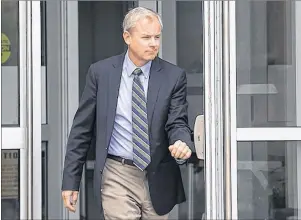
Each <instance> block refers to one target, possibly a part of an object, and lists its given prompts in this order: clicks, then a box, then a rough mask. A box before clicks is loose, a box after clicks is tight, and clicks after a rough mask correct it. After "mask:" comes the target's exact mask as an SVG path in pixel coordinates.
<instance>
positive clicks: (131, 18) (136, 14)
mask: <svg viewBox="0 0 301 220" xmlns="http://www.w3.org/2000/svg"><path fill="white" fill-rule="evenodd" d="M145 17H156V18H158V20H159V23H160V25H161V30H162V29H163V23H162V19H161V17H160V15H159V14H158V13H157V12H155V11H153V10H151V9H148V8H144V7H137V8H133V9H131V10H130V11H129V12H128V13H127V14H126V15H125V17H124V20H123V23H122V28H123V31H124V32H125V31H129V30H130V29H131V28H133V27H134V26H135V25H136V22H137V21H138V20H140V19H141V18H145Z"/></svg>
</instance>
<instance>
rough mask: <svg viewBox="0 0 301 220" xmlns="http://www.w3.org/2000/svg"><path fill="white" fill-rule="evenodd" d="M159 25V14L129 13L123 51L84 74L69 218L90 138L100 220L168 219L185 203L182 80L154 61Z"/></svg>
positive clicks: (68, 178)
mask: <svg viewBox="0 0 301 220" xmlns="http://www.w3.org/2000/svg"><path fill="white" fill-rule="evenodd" d="M162 26H163V25H162V21H161V18H160V16H159V15H158V14H157V13H155V12H153V11H151V10H149V9H146V8H142V7H138V8H134V9H132V10H131V11H129V12H128V13H127V15H126V16H125V18H124V21H123V31H124V32H123V38H124V41H125V43H126V44H127V46H128V49H127V51H126V52H125V53H123V54H121V55H117V56H114V57H110V58H108V59H105V60H102V61H99V62H97V63H94V64H92V65H91V66H90V68H89V71H88V74H87V80H86V86H85V89H84V92H83V95H82V98H81V100H80V103H79V107H78V110H77V112H76V114H75V117H74V121H73V125H72V128H71V131H70V135H69V139H68V143H67V151H66V157H65V166H64V173H63V183H62V197H63V200H64V205H65V207H66V208H68V209H69V210H70V211H75V208H74V207H75V203H76V201H77V197H78V191H79V187H80V181H81V176H82V170H83V164H84V163H85V161H86V154H87V152H88V149H89V146H90V143H91V140H92V138H93V137H94V136H95V137H96V146H95V147H96V161H95V168H94V190H95V195H96V199H97V203H98V205H99V207H102V208H103V213H104V217H105V219H131V220H132V219H167V217H168V213H169V212H170V211H171V209H172V208H173V207H174V206H175V205H176V204H179V203H181V202H184V201H185V194H184V189H183V184H182V178H181V173H180V169H179V164H182V163H185V161H186V160H187V159H188V158H189V157H190V156H191V148H192V142H191V130H190V128H189V126H188V116H187V108H188V104H187V100H186V74H185V72H184V71H183V70H182V69H180V68H179V67H177V66H175V65H173V64H170V63H168V62H166V61H164V60H162V59H160V58H158V57H157V55H158V51H159V47H160V37H161V30H162Z"/></svg>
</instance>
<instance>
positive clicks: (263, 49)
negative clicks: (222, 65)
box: [224, 1, 301, 219]
mask: <svg viewBox="0 0 301 220" xmlns="http://www.w3.org/2000/svg"><path fill="white" fill-rule="evenodd" d="M226 12H227V13H228V14H229V16H228V17H227V20H225V23H227V24H228V26H227V28H226V29H225V32H224V36H225V38H228V39H231V40H229V41H227V42H225V45H224V46H225V47H226V48H229V53H228V55H229V65H228V70H229V75H228V77H229V78H230V87H229V90H228V92H229V93H228V94H229V96H230V116H231V121H230V127H231V132H230V133H229V134H230V135H231V136H230V137H231V149H230V151H229V152H230V156H229V157H228V158H227V161H226V163H229V167H231V172H228V173H227V175H226V178H229V179H230V180H231V181H230V182H228V184H226V188H225V189H226V190H228V191H229V192H231V193H230V196H229V197H228V200H226V204H228V206H226V207H227V210H226V212H227V213H228V214H229V215H228V217H230V218H232V219H300V217H301V213H300V210H301V200H300V199H301V188H300V186H301V184H300V183H301V182H300V181H301V169H300V165H301V164H300V162H301V160H300V158H301V157H300V156H301V155H300V154H301V135H300V134H301V127H300V126H301V121H300V119H301V102H300V100H301V97H300V94H301V93H300V85H301V69H300V63H301V61H300V56H301V53H300V51H301V42H300V39H301V32H300V30H301V23H300V21H301V19H300V18H301V17H300V15H301V3H300V2H298V1H235V3H233V5H232V6H231V7H229V8H227V11H226Z"/></svg>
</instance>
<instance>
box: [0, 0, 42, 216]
mask: <svg viewBox="0 0 301 220" xmlns="http://www.w3.org/2000/svg"><path fill="white" fill-rule="evenodd" d="M39 16H40V5H39V2H26V1H14V2H12V1H4V2H3V1H2V2H1V90H0V94H1V108H0V113H1V173H0V179H1V192H0V195H1V209H0V210H1V219H41V198H40V196H41V189H40V186H41V174H40V171H41V170H40V169H41V153H40V152H41V150H40V148H41V140H40V139H41V138H40V137H41V134H40V133H41V131H40V129H41V108H40V104H41V101H40V94H41V92H40V82H41V78H40V73H41V56H40V54H41V47H40V45H41V44H40V34H39V33H40V17H39ZM32 33H35V34H32ZM38 150H39V151H38Z"/></svg>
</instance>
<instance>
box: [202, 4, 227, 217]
mask: <svg viewBox="0 0 301 220" xmlns="http://www.w3.org/2000/svg"><path fill="white" fill-rule="evenodd" d="M222 30H223V28H222V1H204V58H205V59H204V64H205V68H204V73H205V74H204V87H205V90H204V91H205V95H204V97H205V99H204V100H205V103H204V104H205V137H206V138H205V183H206V219H223V218H224V213H223V211H224V206H223V130H222V129H223V114H222V109H223V103H222V92H223V91H222V80H223V79H222V61H223V56H222V55H223V54H222V51H223V50H222Z"/></svg>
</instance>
